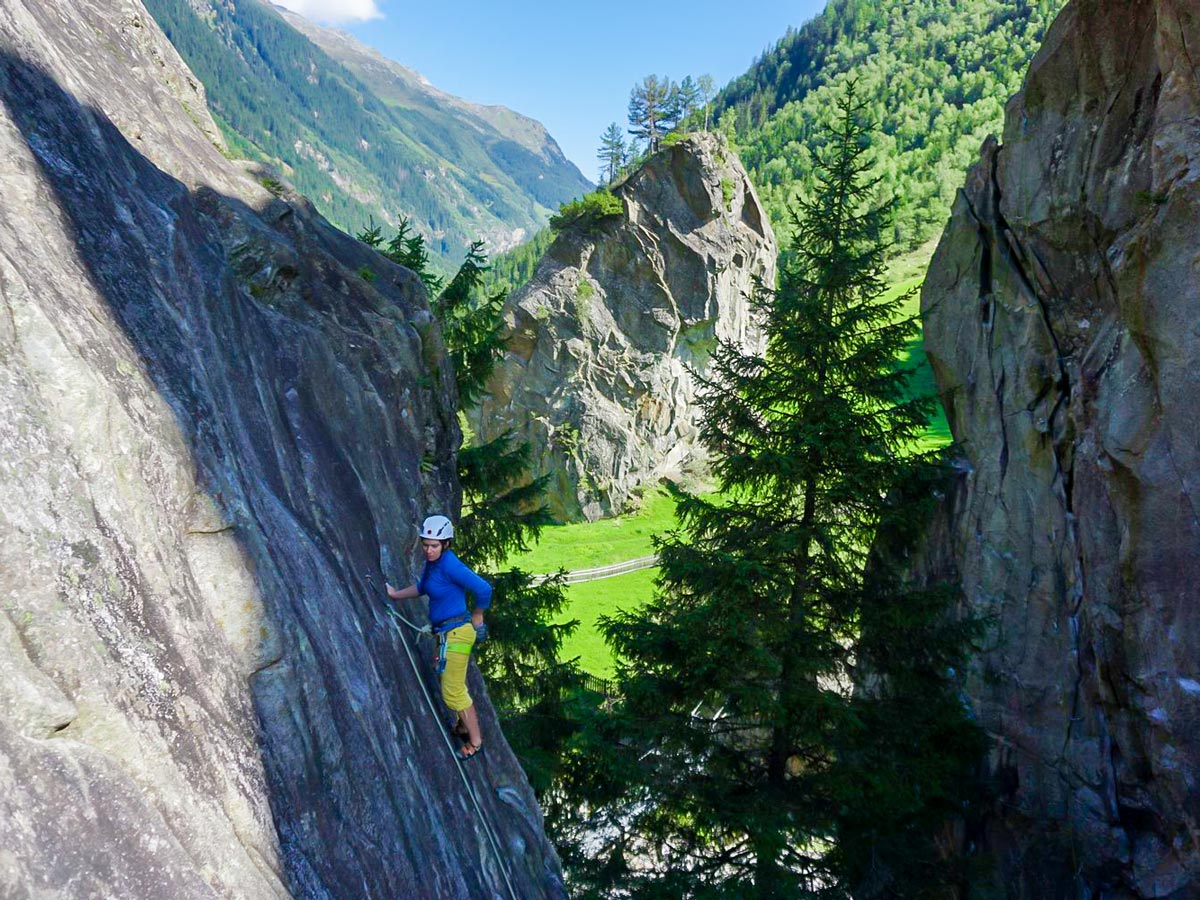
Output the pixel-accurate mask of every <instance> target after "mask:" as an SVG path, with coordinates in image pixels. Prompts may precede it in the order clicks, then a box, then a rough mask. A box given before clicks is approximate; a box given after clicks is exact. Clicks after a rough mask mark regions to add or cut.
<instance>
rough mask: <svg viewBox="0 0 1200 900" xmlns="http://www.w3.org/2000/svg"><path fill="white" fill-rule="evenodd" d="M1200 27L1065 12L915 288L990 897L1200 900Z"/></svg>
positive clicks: (1197, 21) (1109, 5)
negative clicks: (983, 638) (980, 751)
mask: <svg viewBox="0 0 1200 900" xmlns="http://www.w3.org/2000/svg"><path fill="white" fill-rule="evenodd" d="M1198 61H1200V10H1198V9H1197V7H1196V5H1195V4H1194V3H1190V2H1182V0H1136V2H1135V0H1107V2H1100V0H1074V2H1072V3H1071V4H1070V5H1069V6H1068V7H1067V8H1066V9H1065V10H1064V11H1063V13H1062V14H1061V15H1060V17H1059V19H1058V21H1057V22H1056V23H1055V25H1054V26H1053V28H1052V29H1051V31H1050V32H1049V34H1048V35H1047V38H1046V42H1045V45H1044V46H1043V48H1042V50H1041V52H1040V53H1039V55H1038V56H1037V58H1036V60H1035V61H1034V63H1033V65H1032V68H1031V71H1030V73H1029V76H1028V79H1027V82H1026V84H1025V87H1024V89H1023V91H1022V92H1021V94H1019V95H1018V96H1017V97H1016V98H1014V99H1013V100H1012V101H1011V102H1010V104H1009V106H1008V110H1007V115H1006V121H1005V129H1004V137H1003V142H1002V143H1001V144H997V143H996V142H995V141H989V142H988V143H987V144H986V145H985V146H984V148H983V154H982V160H981V162H980V163H979V165H978V166H976V167H975V169H974V170H973V171H972V172H971V174H970V176H969V179H968V183H967V185H966V187H965V189H964V190H963V191H962V192H961V193H960V194H959V197H958V199H957V202H956V204H955V206H954V210H953V215H952V218H951V221H950V223H949V225H948V227H947V230H946V232H945V234H944V236H943V238H942V241H941V244H940V246H939V247H938V250H937V252H936V254H935V256H934V258H933V261H932V263H931V266H930V271H929V276H928V279H927V281H926V283H925V288H924V291H923V294H922V311H923V316H924V320H925V344H926V350H927V352H928V354H929V358H930V361H931V362H932V364H933V366H934V370H935V372H936V375H937V379H938V385H939V389H940V390H941V391H942V392H943V393H944V399H945V402H946V408H947V412H948V415H949V419H950V424H951V428H952V430H953V432H954V436H955V438H956V439H957V441H959V442H960V445H961V448H962V453H963V454H964V457H965V458H964V460H963V476H962V478H961V479H960V482H959V483H958V484H957V486H956V488H955V490H954V492H953V494H952V497H951V499H950V502H949V504H948V507H947V510H946V516H945V519H944V521H943V522H942V524H941V526H940V527H939V529H935V532H934V535H933V537H932V539H931V541H930V543H929V546H928V547H927V555H928V559H929V561H930V567H931V568H933V569H941V570H942V571H943V572H949V573H955V574H957V575H958V577H960V578H961V580H962V585H963V589H964V592H965V599H966V601H967V603H968V604H969V606H970V607H971V608H973V609H974V611H975V612H977V613H980V614H982V615H984V616H985V617H987V618H988V621H989V634H988V639H987V644H986V647H985V649H984V652H983V653H982V654H981V655H980V656H979V657H978V659H977V660H976V661H975V663H974V666H973V668H972V671H971V673H970V677H969V682H968V693H969V696H970V699H971V702H972V704H973V706H974V709H975V710H976V712H977V714H978V717H979V721H980V722H981V723H982V724H983V726H984V727H985V728H986V729H987V731H988V732H989V734H990V735H991V737H992V742H991V748H992V749H991V754H990V758H989V771H990V774H991V775H992V776H993V779H994V785H995V786H996V788H997V790H998V791H999V796H998V800H997V803H996V806H995V808H994V809H993V810H992V812H991V813H990V815H989V816H988V817H987V819H986V823H985V828H984V830H983V833H982V834H980V835H978V836H977V842H978V846H979V848H980V849H982V850H983V851H984V852H986V853H990V854H994V859H995V861H996V862H997V864H998V865H997V871H996V884H995V885H994V888H995V891H996V894H995V895H996V896H1004V897H1011V898H1035V897H1038V898H1042V897H1068V896H1070V897H1105V898H1110V900H1126V898H1151V897H1154V898H1164V897H1169V898H1185V897H1196V896H1200V786H1198V783H1197V779H1198V778H1200V618H1198V617H1197V615H1196V597H1197V591H1196V584H1197V581H1198V580H1200V517H1198V515H1197V490H1198V489H1200V480H1198V479H1200V414H1198V411H1197V409H1196V403H1197V398H1198V397H1200V390H1198V388H1200V374H1198V373H1200V368H1198V367H1197V360H1198V359H1200V325H1198V324H1197V323H1198V322H1200V319H1198V318H1197V315H1196V311H1197V284H1198V281H1197V272H1198V270H1200V180H1198V176H1200V138H1198V135H1200V67H1198V66H1197V62H1198Z"/></svg>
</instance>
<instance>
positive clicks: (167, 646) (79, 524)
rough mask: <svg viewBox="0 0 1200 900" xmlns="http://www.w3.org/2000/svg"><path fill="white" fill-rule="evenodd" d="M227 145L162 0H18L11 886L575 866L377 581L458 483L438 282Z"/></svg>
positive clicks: (7, 846) (6, 789)
mask: <svg viewBox="0 0 1200 900" xmlns="http://www.w3.org/2000/svg"><path fill="white" fill-rule="evenodd" d="M219 143H220V141H219V134H218V132H217V130H216V128H215V127H214V126H213V123H212V120H211V118H210V117H209V115H208V113H207V110H206V107H205V104H204V97H203V93H202V91H201V89H200V87H199V85H198V84H197V83H196V82H195V80H194V79H193V78H192V77H191V75H190V73H188V71H187V69H186V68H185V67H184V66H183V65H182V63H181V62H180V60H179V59H178V57H177V56H176V55H175V52H174V50H173V49H172V48H171V47H170V45H169V44H168V43H167V42H166V40H165V38H163V36H162V34H161V33H160V32H159V31H158V29H157V27H156V26H155V25H154V23H153V20H152V19H151V18H150V17H149V16H148V15H147V14H146V12H145V11H144V9H142V7H141V5H140V3H137V2H134V0H116V2H112V0H105V2H100V0H72V2H67V0H0V301H2V305H0V896H4V897H12V898H24V897H55V898H60V897H61V898H93V897H113V898H154V897H164V898H166V897H170V898H190V897H213V896H223V897H237V898H262V897H279V896H287V895H288V894H289V893H291V894H294V895H296V896H304V897H355V898H358V897H366V896H374V897H436V898H464V900H465V898H494V897H507V896H510V893H509V889H508V888H507V886H506V884H505V875H506V874H507V876H508V878H510V879H511V881H512V884H513V892H515V894H516V896H518V897H560V896H563V893H562V889H561V879H560V876H559V869H558V863H557V860H556V858H555V856H554V854H553V851H552V850H551V849H550V848H549V846H548V845H547V844H546V841H545V838H544V836H543V835H542V833H541V824H540V814H539V812H538V809H537V806H536V803H535V801H534V799H533V796H532V794H531V792H530V790H529V788H528V785H527V784H526V783H525V780H524V777H523V775H522V774H521V771H520V769H519V766H518V765H517V763H516V761H515V759H514V758H513V756H512V754H511V753H510V752H509V751H508V749H507V747H506V746H505V744H504V742H503V739H502V736H501V735H500V734H499V732H498V729H497V725H496V722H495V719H494V716H493V714H492V712H491V709H490V706H489V705H488V704H487V702H486V697H485V695H484V692H483V690H482V686H481V685H480V684H479V682H478V674H477V673H473V674H472V678H473V679H474V682H473V691H474V693H475V695H476V696H477V697H479V698H480V702H481V703H482V706H483V716H484V722H485V727H486V728H487V734H488V738H489V749H488V755H487V757H486V758H485V759H484V761H483V762H482V764H480V763H479V762H476V763H475V764H473V765H474V768H473V769H470V770H469V771H468V778H469V780H470V783H471V784H472V785H473V789H474V792H475V793H476V794H477V796H478V798H479V801H480V803H481V804H482V808H483V813H484V815H483V818H482V819H481V818H480V817H479V816H477V815H476V814H475V812H474V810H473V807H472V805H471V796H470V794H469V793H468V791H467V790H466V788H465V787H464V784H463V782H462V781H461V780H460V778H459V775H458V771H457V769H456V768H455V766H454V764H453V763H452V762H451V760H450V759H449V750H448V748H447V746H446V745H445V743H444V742H443V736H442V732H443V728H444V724H443V722H441V721H439V719H438V717H437V715H435V714H433V713H431V712H430V711H429V709H428V708H427V706H426V703H425V699H424V697H423V695H422V693H421V684H422V682H424V683H426V684H428V685H433V684H435V678H434V675H433V673H432V666H431V664H430V661H429V660H428V659H427V658H426V657H427V656H428V653H427V652H424V651H422V652H421V653H420V654H419V658H418V660H417V673H416V674H414V671H413V669H412V668H411V667H410V664H409V661H408V657H407V656H406V654H405V652H404V647H403V645H402V643H401V636H400V634H399V633H398V632H397V631H395V630H394V629H393V628H392V627H390V626H389V624H388V620H387V619H386V618H385V616H384V607H383V605H382V603H381V601H380V589H381V587H382V580H383V579H384V578H385V577H387V578H391V579H393V580H395V581H401V582H403V581H405V580H406V579H410V578H411V577H412V574H413V566H414V563H415V559H414V558H413V551H414V547H415V537H416V525H415V523H416V522H417V521H418V520H419V518H420V516H421V515H422V514H423V513H424V512H425V511H426V510H429V509H433V508H438V509H449V508H452V507H453V505H454V504H455V502H456V501H457V498H456V496H455V491H456V488H455V481H454V471H455V466H454V450H455V447H456V445H457V441H458V437H459V435H458V429H457V425H456V423H455V420H454V416H453V409H454V405H455V404H454V397H453V394H452V391H453V386H452V379H451V378H450V373H449V371H448V368H447V365H446V362H445V357H444V353H443V351H442V349H441V345H440V339H439V337H438V335H437V332H436V328H434V327H433V322H432V317H431V315H430V312H429V309H428V304H427V301H426V298H425V296H424V293H423V290H422V289H421V287H420V285H419V282H418V281H417V280H416V279H415V277H414V276H412V274H411V273H409V272H407V271H406V270H403V269H401V268H399V267H396V266H392V265H391V264H390V263H387V262H386V261H384V260H382V259H381V258H380V257H378V256H376V255H375V254H374V253H373V252H371V251H370V250H368V249H367V248H365V247H363V246H362V245H360V244H359V243H357V242H356V241H354V240H353V239H351V238H349V237H347V236H346V235H343V234H341V233H339V232H337V231H335V230H334V229H332V228H331V227H330V226H329V225H328V224H326V223H325V222H324V221H323V220H322V219H320V217H319V216H317V215H316V214H315V213H314V212H313V210H312V208H311V207H310V206H309V205H308V204H307V203H306V202H305V201H304V200H303V199H302V198H300V197H297V196H295V195H293V194H291V193H289V192H287V191H283V192H281V196H279V197H277V196H274V195H273V194H272V193H270V192H268V191H267V190H265V189H264V188H263V187H262V185H261V184H260V181H259V176H258V175H256V174H254V173H250V172H248V171H247V170H245V169H243V168H241V167H240V166H239V165H237V164H234V163H231V162H230V161H228V160H226V159H224V158H223V157H222V155H221V153H220V152H219V146H218V145H219ZM363 267H369V268H371V269H372V271H373V272H374V274H375V277H374V279H373V280H370V281H368V280H367V279H364V278H363V277H362V276H361V275H360V274H359V272H360V270H361V269H362V268H363ZM408 612H409V614H410V615H411V616H414V617H415V616H419V615H420V604H413V607H412V608H410V609H409V610H408ZM435 696H436V693H435ZM484 820H486V821H487V822H490V823H491V825H492V826H493V827H494V829H495V832H496V835H497V840H498V841H499V844H500V848H501V852H502V856H498V855H497V852H496V851H495V850H494V849H493V847H492V845H491V842H490V839H489V836H488V835H487V834H486V833H485V832H484V830H483V828H482V821H484ZM502 870H503V871H502Z"/></svg>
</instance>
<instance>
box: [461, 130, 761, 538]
mask: <svg viewBox="0 0 1200 900" xmlns="http://www.w3.org/2000/svg"><path fill="white" fill-rule="evenodd" d="M614 193H615V194H616V196H617V197H618V198H620V200H621V201H622V204H623V207H624V212H623V214H620V215H613V216H609V217H605V218H602V219H600V220H599V221H595V220H591V219H589V220H586V221H584V222H581V223H576V224H575V225H573V226H570V227H567V228H565V229H564V230H563V232H562V233H561V234H559V236H558V237H557V239H556V240H555V242H554V244H553V245H552V246H551V248H550V250H549V252H548V253H547V254H546V256H545V257H544V258H543V259H542V261H541V263H540V264H539V265H538V268H537V271H536V273H535V274H534V277H533V280H532V281H531V282H530V283H529V284H528V285H526V286H525V287H524V288H522V289H521V290H520V291H518V292H517V293H516V294H515V295H514V296H513V297H511V298H510V299H509V302H508V307H507V310H506V322H507V336H508V344H509V351H508V353H507V355H506V356H505V357H504V359H503V360H502V362H501V363H500V364H499V365H498V366H497V371H496V373H495V376H494V377H493V378H492V380H491V383H490V384H489V386H488V390H489V394H490V396H488V397H486V398H485V399H484V401H483V403H482V404H481V405H480V407H479V408H478V409H477V410H476V411H475V412H474V413H473V414H472V416H471V425H472V427H473V428H474V429H475V431H476V432H477V433H478V434H479V435H480V436H481V437H482V438H483V439H485V440H487V439H491V438H493V437H495V436H497V435H499V434H501V433H502V432H504V431H506V430H510V429H511V430H513V431H515V432H516V433H517V434H518V435H519V436H520V437H521V438H522V439H524V440H527V441H529V442H530V444H531V445H532V447H533V458H534V473H535V475H538V476H541V475H548V476H550V478H551V488H550V490H549V496H550V498H551V504H552V511H553V513H554V514H555V515H556V516H557V517H558V518H559V519H560V520H567V519H575V518H579V517H581V516H582V517H586V518H588V519H595V518H598V517H600V516H605V515H612V514H615V513H619V512H620V511H621V510H622V508H623V507H624V505H625V504H626V503H627V502H628V500H629V498H630V496H631V495H632V494H634V493H635V492H636V491H638V490H639V489H640V488H641V487H642V486H643V485H645V484H647V483H651V482H654V481H656V480H658V479H660V478H662V477H664V476H669V475H677V474H678V472H679V471H680V468H681V467H682V466H683V465H684V464H685V463H687V462H689V461H690V460H692V459H693V458H694V457H695V455H696V454H697V452H698V447H697V443H696V438H697V408H696V404H695V396H696V390H697V383H696V379H695V377H694V375H693V372H700V373H703V372H704V371H705V368H706V366H707V362H708V359H709V355H710V353H711V351H712V349H713V348H714V347H715V345H716V342H717V341H718V340H725V341H732V342H734V343H736V344H738V345H740V346H743V347H752V346H754V345H755V344H756V343H757V342H758V340H759V338H758V336H757V332H756V328H755V326H754V324H753V322H752V321H751V317H750V314H749V303H748V298H749V295H750V293H751V291H752V289H753V281H754V279H755V278H761V279H762V280H763V281H764V282H765V283H766V284H767V285H771V284H772V283H773V280H774V271H775V253H776V249H775V237H774V234H773V232H772V231H771V225H770V223H769V222H768V221H767V216H766V213H765V211H764V210H763V207H762V206H761V204H760V203H759V201H758V197H757V196H756V195H755V193H754V188H753V187H752V186H751V184H750V180H749V179H748V178H747V176H746V172H745V170H744V169H743V168H742V166H741V163H740V162H739V161H738V160H737V158H736V157H735V156H734V155H733V154H732V153H731V152H730V151H729V149H728V148H727V147H726V146H725V144H724V142H723V141H722V140H721V139H720V138H719V137H717V136H716V135H711V134H697V135H692V136H690V137H688V138H687V139H685V140H683V141H680V142H679V143H677V144H675V145H673V146H671V147H669V148H667V149H665V150H663V151H661V152H659V153H658V154H656V155H655V156H653V157H651V159H650V160H649V161H648V162H647V163H646V164H645V165H644V166H642V167H641V168H640V169H639V170H638V171H637V172H636V173H634V174H633V175H632V176H631V177H630V178H629V179H628V180H627V181H625V182H624V183H623V184H621V185H620V186H619V187H617V188H616V189H615V191H614Z"/></svg>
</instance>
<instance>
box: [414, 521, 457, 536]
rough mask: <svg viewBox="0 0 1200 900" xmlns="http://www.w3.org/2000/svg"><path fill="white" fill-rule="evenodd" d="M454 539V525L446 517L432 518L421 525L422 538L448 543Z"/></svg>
mask: <svg viewBox="0 0 1200 900" xmlns="http://www.w3.org/2000/svg"><path fill="white" fill-rule="evenodd" d="M452 537H454V524H453V523H452V522H451V521H450V520H449V519H447V518H446V517H445V516H430V517H429V518H428V519H426V520H425V521H424V522H422V523H421V538H422V539H423V540H425V539H427V540H432V541H448V540H450V539H451V538H452Z"/></svg>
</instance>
